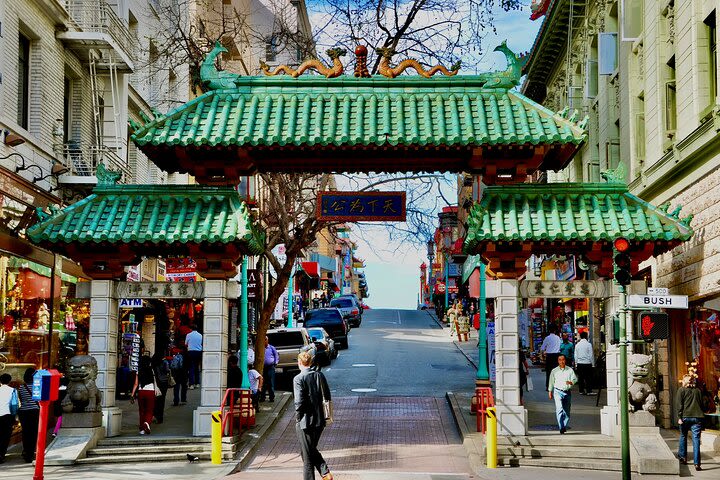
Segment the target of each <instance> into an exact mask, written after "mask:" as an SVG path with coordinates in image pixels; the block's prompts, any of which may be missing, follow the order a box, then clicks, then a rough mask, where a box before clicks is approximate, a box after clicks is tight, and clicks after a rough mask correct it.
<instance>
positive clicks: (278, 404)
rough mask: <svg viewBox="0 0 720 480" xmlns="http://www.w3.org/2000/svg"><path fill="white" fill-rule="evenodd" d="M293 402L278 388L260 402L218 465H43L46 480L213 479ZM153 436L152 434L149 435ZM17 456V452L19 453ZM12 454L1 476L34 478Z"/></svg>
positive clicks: (236, 465) (236, 464) (243, 457)
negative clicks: (231, 452) (234, 451)
mask: <svg viewBox="0 0 720 480" xmlns="http://www.w3.org/2000/svg"><path fill="white" fill-rule="evenodd" d="M290 404H292V394H290V393H287V392H284V393H280V392H278V394H277V396H276V397H275V402H274V403H261V404H260V409H259V411H258V413H257V415H256V420H255V421H256V423H255V426H254V427H252V428H251V429H250V430H248V431H247V432H245V433H244V434H243V436H242V440H241V444H240V446H239V450H238V455H237V456H236V457H235V459H233V460H228V461H224V462H223V463H222V464H220V465H213V464H211V463H210V462H198V463H189V462H167V463H162V462H151V463H142V464H128V463H108V464H102V465H87V466H85V465H83V466H63V467H45V479H47V480H66V479H67V478H72V479H73V480H76V479H77V480H90V479H94V480H97V479H103V480H105V479H108V480H114V479H117V480H127V479H128V478H135V477H138V478H140V477H141V478H143V479H145V478H147V479H158V480H160V479H162V480H168V479H173V480H174V479H181V480H182V479H188V480H190V479H197V478H203V479H213V478H222V477H225V476H227V475H228V474H230V473H232V472H233V471H239V470H240V469H241V468H242V467H243V466H244V465H246V464H247V463H248V462H249V461H250V460H251V459H252V457H253V455H254V454H255V450H256V449H257V447H258V445H259V444H260V443H261V442H262V441H263V440H264V438H265V436H266V435H267V434H268V432H269V431H271V429H272V427H273V425H275V422H277V420H278V419H279V418H280V417H282V415H283V413H284V412H285V409H286V408H287V407H288V405H290ZM148 438H149V439H152V436H150V437H148ZM18 456H19V454H18ZM14 457H15V456H14V455H13V456H11V457H9V458H8V457H6V459H7V462H6V463H5V464H4V465H3V466H2V467H1V471H2V478H3V479H4V480H5V479H12V480H16V479H17V480H21V479H22V480H27V479H29V478H33V473H34V471H35V467H34V466H33V465H31V464H25V463H22V460H21V459H19V458H14Z"/></svg>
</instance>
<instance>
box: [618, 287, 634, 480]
mask: <svg viewBox="0 0 720 480" xmlns="http://www.w3.org/2000/svg"><path fill="white" fill-rule="evenodd" d="M619 290H620V312H619V313H620V344H619V347H620V448H621V454H622V478H623V480H630V416H629V413H628V412H629V409H630V406H629V405H628V372H627V348H628V344H629V343H630V341H631V340H632V339H631V338H628V328H627V326H628V324H627V314H628V307H627V287H626V286H625V285H619ZM631 331H632V330H631Z"/></svg>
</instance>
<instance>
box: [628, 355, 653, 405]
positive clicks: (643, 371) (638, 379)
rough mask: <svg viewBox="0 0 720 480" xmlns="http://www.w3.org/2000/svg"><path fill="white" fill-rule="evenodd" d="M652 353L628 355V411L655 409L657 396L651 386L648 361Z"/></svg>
mask: <svg viewBox="0 0 720 480" xmlns="http://www.w3.org/2000/svg"><path fill="white" fill-rule="evenodd" d="M652 359H653V357H652V355H643V354H640V353H633V354H632V355H630V356H629V357H628V377H629V378H628V396H629V397H630V398H629V400H630V411H631V412H634V411H635V410H641V409H642V410H645V411H646V412H652V411H654V410H655V409H657V402H658V399H657V396H656V395H655V393H654V389H653V388H652V387H651V385H650V384H651V383H652V379H651V375H650V364H651V363H650V362H652Z"/></svg>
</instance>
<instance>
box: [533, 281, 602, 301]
mask: <svg viewBox="0 0 720 480" xmlns="http://www.w3.org/2000/svg"><path fill="white" fill-rule="evenodd" d="M520 295H521V296H522V297H523V298H533V297H542V298H567V297H574V298H606V297H609V296H611V295H612V291H611V289H610V287H609V286H608V283H607V282H606V281H604V280H572V281H567V282H563V281H552V280H548V281H540V280H524V281H522V282H520Z"/></svg>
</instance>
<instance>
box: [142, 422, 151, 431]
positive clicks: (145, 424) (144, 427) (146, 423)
mask: <svg viewBox="0 0 720 480" xmlns="http://www.w3.org/2000/svg"><path fill="white" fill-rule="evenodd" d="M143 430H144V431H145V433H150V424H149V423H148V422H145V423H143Z"/></svg>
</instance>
